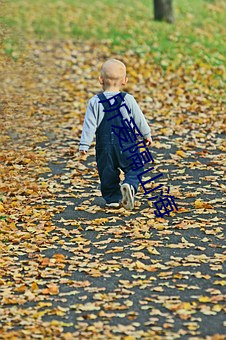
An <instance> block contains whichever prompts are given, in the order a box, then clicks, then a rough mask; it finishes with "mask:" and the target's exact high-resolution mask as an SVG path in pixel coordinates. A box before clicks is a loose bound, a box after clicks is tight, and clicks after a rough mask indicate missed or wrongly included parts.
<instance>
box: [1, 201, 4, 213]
mask: <svg viewBox="0 0 226 340" xmlns="http://www.w3.org/2000/svg"><path fill="white" fill-rule="evenodd" d="M4 211H5V209H4V206H3V204H2V203H0V212H4Z"/></svg>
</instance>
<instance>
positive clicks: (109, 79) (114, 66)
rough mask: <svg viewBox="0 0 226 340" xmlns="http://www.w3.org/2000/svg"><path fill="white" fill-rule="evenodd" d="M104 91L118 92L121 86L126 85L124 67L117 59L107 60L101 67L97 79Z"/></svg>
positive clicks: (126, 79)
mask: <svg viewBox="0 0 226 340" xmlns="http://www.w3.org/2000/svg"><path fill="white" fill-rule="evenodd" d="M99 81H100V84H101V85H102V86H103V89H104V90H111V91H118V90H119V89H120V87H121V86H122V85H126V83H127V81H128V78H127V77H126V66H125V65H124V64H123V63H122V62H121V61H119V60H117V59H109V60H107V61H105V63H104V64H103V65H102V68H101V73H100V77H99Z"/></svg>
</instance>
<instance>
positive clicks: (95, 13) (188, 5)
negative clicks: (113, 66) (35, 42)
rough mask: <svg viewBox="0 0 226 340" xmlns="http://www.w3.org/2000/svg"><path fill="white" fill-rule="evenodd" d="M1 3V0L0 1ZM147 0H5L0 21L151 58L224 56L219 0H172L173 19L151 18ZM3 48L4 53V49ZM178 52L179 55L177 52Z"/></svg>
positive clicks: (35, 34) (43, 35)
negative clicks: (107, 44) (171, 21)
mask: <svg viewBox="0 0 226 340" xmlns="http://www.w3.org/2000/svg"><path fill="white" fill-rule="evenodd" d="M0 6H1V5H0ZM152 7H153V6H152V0H141V1H138V0H124V1H114V0H102V1H99V0H93V1H90V0H84V1H82V2H81V1H78V0H64V1H62V0H39V1H36V0H16V1H15V0H8V2H7V8H6V7H5V10H4V12H5V13H4V15H2V16H1V17H0V23H1V22H2V23H4V25H7V26H8V28H9V30H10V31H11V35H13V34H14V32H18V34H19V35H23V36H24V37H26V38H35V39H52V38H54V39H56V38H61V39H62V38H63V39H66V38H73V39H80V40H81V39H82V40H84V41H85V40H87V39H91V40H97V41H100V43H101V41H102V40H105V39H108V40H109V41H111V43H112V50H113V52H114V51H125V50H128V49H133V50H135V51H137V52H138V53H141V54H142V53H144V52H146V51H151V52H153V55H154V58H156V60H160V61H161V60H163V59H166V60H174V59H175V60H177V59H178V60H180V59H181V56H180V54H182V55H183V56H184V58H185V59H186V58H194V59H196V58H202V57H206V56H207V59H208V62H210V63H211V64H213V65H220V64H222V63H223V62H224V57H223V56H224V55H226V47H225V46H226V44H225V22H226V14H225V13H226V11H225V9H226V3H225V1H224V0H216V1H214V0H209V1H207V0H174V12H175V19H176V21H175V24H173V25H170V24H168V23H164V22H156V21H154V20H153V8H152ZM6 51H8V52H7V53H9V48H8V50H6ZM178 55H179V57H178Z"/></svg>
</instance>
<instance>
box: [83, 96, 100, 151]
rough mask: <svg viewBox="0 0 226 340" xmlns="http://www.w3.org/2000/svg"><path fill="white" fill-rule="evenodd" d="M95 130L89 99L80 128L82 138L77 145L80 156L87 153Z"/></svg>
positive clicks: (95, 123) (95, 125)
mask: <svg viewBox="0 0 226 340" xmlns="http://www.w3.org/2000/svg"><path fill="white" fill-rule="evenodd" d="M96 129H97V122H96V115H95V114H94V108H93V104H92V99H90V101H89V103H88V106H87V109H86V115H85V119H84V123H83V128H82V136H81V139H80V144H79V151H80V152H81V154H83V155H85V154H86V153H87V151H88V149H89V147H90V144H91V143H92V141H93V138H94V136H95V132H96Z"/></svg>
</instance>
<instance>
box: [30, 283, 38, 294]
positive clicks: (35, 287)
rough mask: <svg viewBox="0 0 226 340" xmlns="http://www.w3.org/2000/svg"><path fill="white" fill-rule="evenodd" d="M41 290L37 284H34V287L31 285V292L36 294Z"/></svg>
mask: <svg viewBox="0 0 226 340" xmlns="http://www.w3.org/2000/svg"><path fill="white" fill-rule="evenodd" d="M38 289H39V286H38V285H37V283H36V282H32V285H31V291H32V292H34V291H35V290H38Z"/></svg>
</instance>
